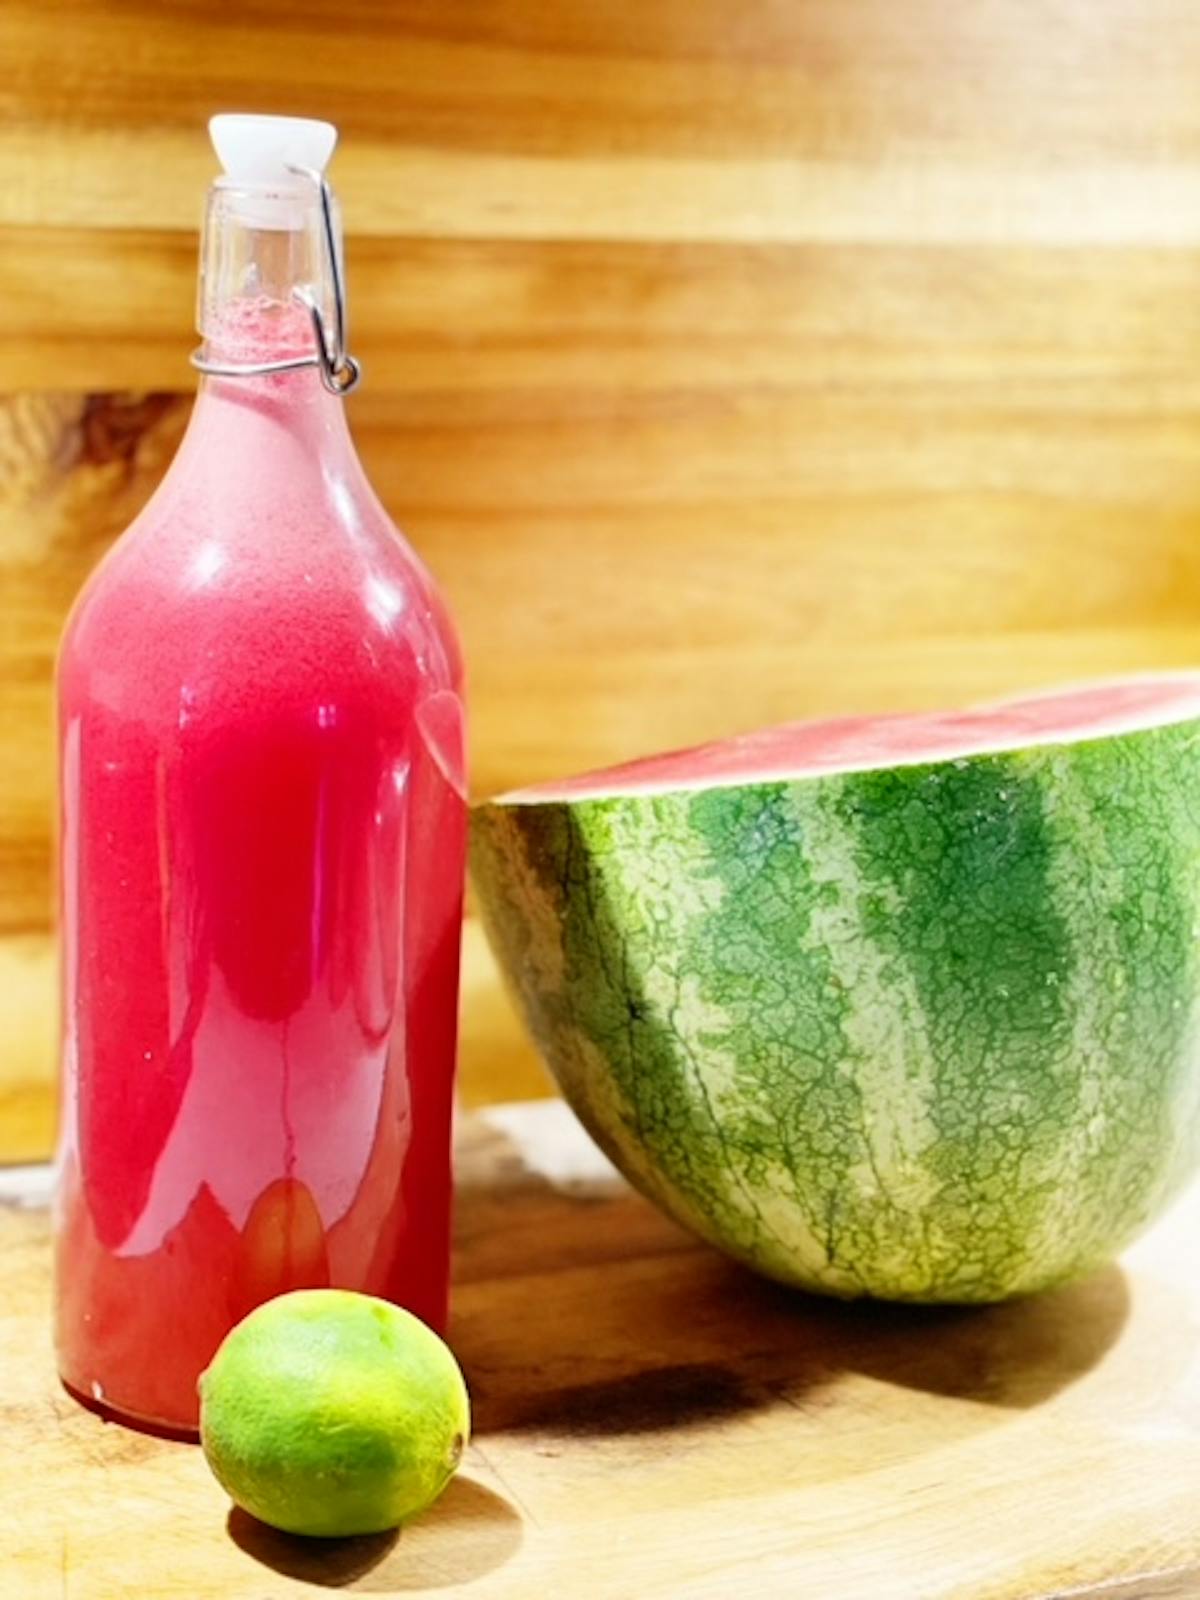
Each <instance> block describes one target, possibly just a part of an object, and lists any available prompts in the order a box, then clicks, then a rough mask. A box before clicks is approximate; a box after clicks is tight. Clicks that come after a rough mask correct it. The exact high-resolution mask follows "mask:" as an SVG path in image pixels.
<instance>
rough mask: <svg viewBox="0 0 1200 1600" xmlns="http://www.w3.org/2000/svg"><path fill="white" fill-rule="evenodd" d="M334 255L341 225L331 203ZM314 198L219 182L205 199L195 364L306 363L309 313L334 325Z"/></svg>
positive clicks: (293, 188)
mask: <svg viewBox="0 0 1200 1600" xmlns="http://www.w3.org/2000/svg"><path fill="white" fill-rule="evenodd" d="M330 220H331V224H332V231H333V250H334V253H335V255H336V257H337V262H338V266H339V267H340V263H341V250H342V245H341V224H340V221H339V218H338V212H337V207H336V201H334V200H333V198H332V196H330ZM329 255H330V251H329V245H328V241H327V238H326V232H325V220H324V216H323V211H322V197H321V192H320V189H319V188H318V187H317V186H316V185H315V184H314V183H313V182H312V181H311V180H308V179H304V178H299V177H298V178H297V179H295V180H294V181H292V182H289V183H287V184H284V185H273V186H268V185H259V186H252V187H251V186H246V185H235V184H232V183H231V182H230V181H229V180H228V179H224V178H222V179H218V181H217V182H216V183H214V184H213V185H212V187H211V188H210V190H209V194H208V205H207V209H206V212H205V219H204V233H203V238H202V242H201V251H200V279H199V286H198V293H197V304H196V324H197V328H198V330H199V332H200V335H201V337H202V339H203V341H204V344H203V347H202V351H203V355H204V357H205V358H206V359H207V360H209V361H211V362H215V363H219V364H222V365H242V366H249V365H254V364H256V363H262V362H268V361H287V360H293V359H300V358H303V357H310V356H313V355H315V353H316V349H317V339H316V334H315V331H314V328H313V321H312V312H311V309H310V305H312V304H315V305H316V307H317V308H318V310H319V311H320V314H321V316H322V318H323V319H324V322H325V325H326V327H327V328H330V327H333V326H335V325H336V317H337V307H336V289H335V276H334V266H333V263H332V262H331V261H330V259H329Z"/></svg>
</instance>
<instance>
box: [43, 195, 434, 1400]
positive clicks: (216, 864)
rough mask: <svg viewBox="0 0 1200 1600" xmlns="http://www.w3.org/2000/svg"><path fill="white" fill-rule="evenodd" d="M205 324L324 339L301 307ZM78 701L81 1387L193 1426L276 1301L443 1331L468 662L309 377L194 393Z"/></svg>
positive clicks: (280, 346)
mask: <svg viewBox="0 0 1200 1600" xmlns="http://www.w3.org/2000/svg"><path fill="white" fill-rule="evenodd" d="M293 199H294V206H295V210H296V212H297V214H298V215H301V216H302V215H303V212H304V205H305V201H304V199H303V197H300V196H296V197H293ZM259 282H260V283H261V279H260V280H259ZM284 287H286V286H284ZM204 332H205V334H206V340H207V343H206V352H207V353H208V354H209V355H210V356H214V357H215V358H217V360H218V363H219V362H220V361H225V362H229V363H232V364H235V365H238V364H249V363H254V362H263V361H269V360H285V359H287V358H288V357H289V356H291V355H296V354H300V355H303V354H304V353H305V352H310V351H311V348H312V326H311V321H310V318H309V316H308V314H307V312H306V311H305V310H303V308H302V307H300V306H298V305H296V304H294V303H292V302H291V301H289V300H288V298H287V297H286V295H285V294H284V293H283V292H282V291H277V292H276V294H274V295H272V294H266V295H264V294H256V295H251V296H245V295H242V296H239V295H237V294H231V295H228V296H226V297H223V298H222V300H221V303H220V305H219V306H218V307H217V309H216V311H215V312H214V313H213V314H211V315H210V316H209V319H208V322H207V326H206V327H205V329H204ZM59 695H60V736H61V789H62V856H61V898H62V930H63V999H64V1026H63V1053H64V1106H63V1125H62V1134H61V1148H60V1173H61V1176H60V1188H59V1203H58V1234H57V1317H56V1332H57V1343H58V1354H59V1364H60V1371H61V1373H62V1376H63V1378H64V1380H65V1381H66V1383H67V1384H68V1385H69V1386H70V1387H71V1388H73V1389H74V1390H76V1391H77V1392H78V1393H80V1394H81V1395H83V1396H84V1397H86V1398H89V1399H91V1400H92V1401H94V1402H96V1403H98V1404H100V1405H101V1406H102V1407H105V1408H107V1409H109V1410H111V1411H112V1412H114V1413H115V1414H117V1415H121V1416H127V1417H132V1418H135V1419H141V1420H143V1421H147V1422H151V1423H155V1424H159V1425H165V1426H167V1427H173V1428H181V1429H185V1430H186V1429H190V1428H192V1427H193V1426H194V1425H195V1422H196V1416H197V1402H196V1380H197V1376H198V1374H199V1373H200V1371H201V1370H202V1368H203V1367H204V1366H205V1365H206V1363H207V1362H208V1360H209V1358H210V1357H211V1355H212V1354H213V1352H214V1350H215V1348H216V1346H217V1344H218V1343H219V1341H220V1340H221V1338H222V1337H223V1336H224V1334H225V1333H226V1332H227V1331H228V1330H229V1328H230V1327H231V1326H232V1325H233V1324H234V1323H235V1322H236V1321H237V1320H238V1319H239V1318H240V1317H241V1316H242V1315H244V1314H245V1313H246V1312H247V1311H248V1310H250V1309H251V1308H252V1307H253V1306H254V1305H256V1304H258V1303H259V1302H260V1301H262V1300H264V1299H266V1298H268V1297H270V1296H272V1295H275V1294H278V1293H281V1292H283V1291H285V1290H288V1289H292V1288H298V1287H306V1286H315V1285H325V1284H333V1285H338V1286H343V1287H348V1288H355V1289H362V1290H366V1291H369V1292H372V1293H375V1294H380V1295H384V1296H387V1297H389V1298H391V1299H394V1300H396V1301H398V1302H400V1303H402V1304H404V1305H406V1306H408V1307H409V1308H410V1309H411V1310H413V1311H415V1312H416V1313H417V1314H418V1315H419V1316H421V1317H423V1318H424V1319H425V1320H426V1321H427V1322H429V1323H431V1324H432V1325H434V1326H435V1327H437V1326H440V1325H441V1324H442V1323H443V1322H444V1318H445V1314H446V1297H447V1277H448V1225H449V1199H450V1165H449V1132H450V1117H451V1098H452V1081H453V1070H454V1054H455V1020H456V1000H457V967H458V946H459V923H460V913H461V894H462V875H463V851H464V837H465V802H464V784H463V716H462V704H461V698H460V695H461V669H460V662H459V656H458V652H457V647H456V644H455V641H454V636H453V633H452V630H451V627H450V625H449V622H448V620H447V618H446V615H445V612H444V610H443V608H442V606H441V604H440V602H439V601H438V599H437V597H436V595H435V593H434V590H433V588H432V586H431V584H430V581H429V579H428V577H427V575H426V574H425V573H424V571H423V570H422V568H421V567H420V565H419V564H418V562H417V559H416V557H415V556H414V555H413V554H412V552H411V551H410V550H409V549H408V547H407V546H406V545H405V544H404V543H403V542H402V541H401V540H400V539H399V538H398V536H397V535H396V532H395V530H394V528H393V527H392V525H391V523H390V522H389V520H388V518H387V516H386V514H385V512H384V511H383V509H382V507H381V506H380V504H379V502H378V501H377V500H376V498H375V497H374V495H373V493H372V492H371V490H370V488H369V486H368V484H367V482H366V479H365V477H364V475H363V472H362V468H361V466H360V465H359V462H358V459H357V456H356V455H355V452H354V449H353V445H352V444H351V441H350V435H349V432H348V429H347V424H346V418H345V411H344V401H343V400H342V398H341V397H340V396H339V395H337V394H336V393H333V392H330V391H329V390H327V389H326V387H324V386H323V384H322V380H321V377H320V375H319V373H318V371H317V370H316V369H315V368H314V367H312V366H307V367H302V368H300V369H298V370H295V371H282V372H273V373H270V374H266V375H259V376H229V377H220V376H210V377H207V378H205V379H204V380H203V382H202V385H201V390H200V394H199V396H198V400H197V403H196V407H195V411H194V414H193V418H192V421H191V424H190V426H189V429H188V432H187V435H186V437H185V439H184V442H183V444H182V446H181V449H180V452H179V454H178V456H177V458H176V460H175V462H174V463H173V464H172V467H171V469H170V471H169V472H168V474H167V477H166V479H165V480H164V482H163V484H162V486H161V488H160V489H159V491H158V493H157V494H156V495H155V497H154V498H153V500H152V501H151V502H150V504H149V505H148V506H147V507H146V509H145V511H144V512H143V513H142V515H141V516H140V517H139V518H138V519H137V520H136V521H135V523H134V524H133V526H132V527H131V528H130V529H129V530H128V532H127V533H126V534H125V535H124V537H123V538H122V539H121V540H119V541H118V543H117V544H116V545H115V546H114V547H113V549H112V551H111V552H110V554H109V556H108V557H107V559H106V560H105V562H104V563H103V564H102V565H101V567H100V568H99V570H98V571H97V573H96V574H94V575H93V578H92V580H91V581H90V583H89V585H88V586H87V588H86V589H85V591H84V593H83V595H82V596H81V598H80V601H79V602H78V604H77V606H76V608H75V611H74V612H73V614H72V617H71V619H70V622H69V624H68V629H67V633H66V635H65V638H64V642H63V648H62V652H61V657H60V665H59Z"/></svg>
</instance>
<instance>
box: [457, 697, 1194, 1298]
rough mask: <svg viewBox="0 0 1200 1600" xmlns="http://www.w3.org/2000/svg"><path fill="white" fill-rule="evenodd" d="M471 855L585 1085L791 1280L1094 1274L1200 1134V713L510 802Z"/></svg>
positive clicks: (1172, 1185) (692, 1210)
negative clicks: (662, 788)
mask: <svg viewBox="0 0 1200 1600" xmlns="http://www.w3.org/2000/svg"><path fill="white" fill-rule="evenodd" d="M472 863H473V872H474V877H475V881H476V885H477V887H478V890H479V894H480V899H481V901H482V904H483V909H484V914H485V920H486V922H487V924H488V928H489V932H490V935H491V938H492V941H493V944H494V946H495V948H496V950H497V952H498V954H499V957H500V960H501V963H502V966H503V967H504V969H505V971H506V973H507V976H508V978H509V980H510V982H511V983H512V985H513V987H514V988H515V990H516V991H517V993H518V995H519V997H520V1000H521V1004H522V1006H523V1009H524V1013H525V1016H526V1018H527V1021H528V1023H529V1026H530V1028H531V1029H532V1031H533V1033H534V1035H535V1037H536V1038H537V1040H538V1043H539V1045H540V1048H541V1050H542V1053H543V1054H544V1056H545V1058H546V1060H547V1062H548V1063H549V1065H550V1067H551V1068H552V1070H553V1071H554V1073H555V1075H556V1077H557V1079H558V1081H559V1083H560V1085H561V1087H562V1089H563V1092H564V1094H565V1095H566V1097H567V1099H568V1100H569V1101H570V1103H571V1104H572V1106H573V1107H574V1108H575V1110H576V1112H577V1113H578V1114H579V1116H580V1118H581V1119H582V1121H583V1122H584V1124H585V1125H586V1126H587V1128H588V1129H589V1131H590V1132H591V1133H592V1135H593V1137H594V1138H595V1139H596V1140H597V1142H598V1143H599V1144H600V1145H601V1147H602V1148H603V1149H604V1150H605V1151H606V1152H607V1153H608V1155H609V1156H610V1157H611V1158H612V1160H613V1161H614V1162H615V1163H616V1164H617V1166H619V1167H620V1168H621V1170H622V1171H623V1172H625V1174H626V1175H627V1176H628V1177H629V1178H630V1179H631V1180H632V1181H633V1182H634V1183H635V1184H637V1185H638V1186H639V1187H640V1188H641V1189H643V1190H644V1191H645V1192H646V1193H647V1194H648V1195H649V1196H650V1197H651V1198H652V1199H654V1200H656V1201H657V1202H658V1203H659V1204H661V1205H662V1206H663V1207H664V1208H665V1209H666V1210H668V1211H669V1212H670V1213H671V1214H672V1215H674V1216H675V1217H676V1218H678V1219H679V1220H680V1221H681V1222H683V1223H685V1224H687V1225H688V1226H689V1227H691V1228H693V1229H694V1230H695V1231H696V1232H698V1233H700V1234H701V1235H703V1236H704V1237H705V1238H707V1239H710V1240H711V1241H712V1242H713V1243H715V1244H717V1245H720V1246H721V1247H722V1248H724V1249H726V1250H727V1251H729V1252H730V1253H732V1254H733V1255H735V1256H737V1257H739V1258H740V1259H741V1260H743V1261H746V1262H748V1263H749V1264H750V1265H751V1266H754V1267H756V1268H758V1269H759V1270H760V1271H762V1272H765V1273H767V1274H769V1275H770V1276H772V1277H776V1278H780V1279H783V1280H785V1281H787V1282H791V1283H796V1284H801V1285H803V1286H805V1287H807V1288H811V1289H816V1290H821V1291H824V1292H826V1293H832V1294H839V1295H858V1294H870V1295H877V1296H882V1297H885V1298H892V1299H904V1300H927V1301H935V1300H949V1301H986V1300H994V1299H999V1298H1002V1297H1004V1296H1007V1295H1011V1294H1018V1293H1023V1292H1027V1291H1030V1290H1034V1289H1039V1288H1042V1287H1044V1286H1046V1285H1049V1284H1053V1283H1056V1282H1059V1281H1061V1280H1064V1279H1067V1278H1070V1277H1073V1276H1075V1275H1077V1274H1080V1273H1082V1272H1084V1271H1086V1270H1087V1269H1088V1268H1090V1267H1092V1266H1093V1265H1095V1264H1097V1263H1098V1262H1100V1261H1102V1260H1103V1259H1105V1258H1106V1257H1107V1256H1109V1255H1111V1254H1112V1253H1113V1252H1114V1251H1115V1250H1116V1249H1118V1248H1119V1247H1120V1246H1121V1245H1122V1244H1123V1243H1124V1242H1126V1241H1127V1240H1128V1239H1129V1238H1130V1237H1131V1236H1132V1235H1133V1234H1134V1233H1135V1232H1136V1231H1137V1230H1138V1229H1139V1228H1140V1227H1141V1226H1142V1225H1143V1224H1144V1223H1145V1222H1146V1221H1147V1220H1148V1219H1149V1218H1150V1217H1151V1216H1152V1215H1153V1214H1154V1213H1155V1212H1156V1211H1157V1210H1158V1209H1159V1208H1160V1207H1161V1206H1162V1205H1163V1204H1164V1202H1165V1201H1166V1200H1167V1199H1168V1198H1169V1197H1170V1196H1171V1195H1172V1194H1173V1193H1174V1192H1175V1190H1176V1189H1177V1188H1178V1187H1179V1186H1180V1185H1181V1183H1182V1182H1183V1181H1184V1180H1185V1179H1186V1178H1187V1177H1188V1176H1189V1174H1190V1173H1191V1171H1192V1169H1193V1166H1194V1164H1195V1161H1196V1157H1197V1153H1198V1146H1200V1129H1198V1126H1197V1123H1198V1114H1200V1035H1198V1024H1200V981H1198V979H1200V945H1198V940H1197V935H1198V933H1200V723H1197V722H1188V723H1182V724H1175V725H1173V726H1169V727H1160V728H1154V729H1148V730H1144V731H1140V732H1133V733H1126V734H1121V735H1115V736H1110V737H1107V738H1104V739H1098V740H1093V741H1089V742H1086V743H1079V744H1074V745H1066V746H1050V747H1044V748H1036V749H1032V750H1025V751H1017V752H1013V753H1006V754H1002V755H986V756H975V757H968V758H963V759H961V760H958V761H953V762H939V763H937V764H934V765H928V766H912V767H901V768H893V769H889V770H883V771H874V772H860V773H847V774H840V775H833V776H827V777H822V778H810V779H800V780H797V781H794V782H782V783H778V782H775V783H762V784H747V785H743V786H739V787H731V788H718V789H710V790H704V791H697V792H692V793H676V794H664V795H638V794H628V795H615V796H611V797H608V798H603V799H595V800H579V801H573V802H570V803H567V802H547V803H543V804H523V805H521V804H515V805H505V804H502V803H494V804H491V805H485V806H483V807H481V808H479V809H478V810H477V812H476V813H475V816H474V826H473V840H472Z"/></svg>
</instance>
